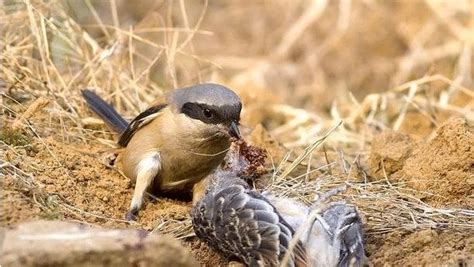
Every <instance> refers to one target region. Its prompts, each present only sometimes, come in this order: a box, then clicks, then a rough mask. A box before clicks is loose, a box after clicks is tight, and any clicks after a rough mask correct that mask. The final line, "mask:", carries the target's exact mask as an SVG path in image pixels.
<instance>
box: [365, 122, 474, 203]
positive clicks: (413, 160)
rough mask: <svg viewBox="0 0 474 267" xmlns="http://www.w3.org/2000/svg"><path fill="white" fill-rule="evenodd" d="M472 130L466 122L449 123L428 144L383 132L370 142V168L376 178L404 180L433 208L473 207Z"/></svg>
mask: <svg viewBox="0 0 474 267" xmlns="http://www.w3.org/2000/svg"><path fill="white" fill-rule="evenodd" d="M473 159H474V127H473V125H472V124H470V123H469V122H468V121H466V120H465V119H461V118H457V119H451V120H448V121H447V122H446V123H444V124H443V125H441V126H440V127H439V129H438V130H437V131H436V132H435V133H434V135H433V137H432V138H430V139H429V140H428V141H420V142H418V143H416V142H414V141H413V139H412V138H411V137H410V136H408V135H405V134H401V133H397V132H384V133H382V134H380V135H378V136H376V137H375V138H374V140H373V142H372V148H371V154H370V158H369V166H370V169H371V174H372V175H373V176H374V177H375V178H384V177H385V176H386V177H387V178H388V179H389V180H391V181H406V182H407V185H408V186H410V187H411V188H413V189H416V190H417V191H419V194H420V198H422V199H423V200H424V201H426V202H428V203H430V204H432V205H434V206H445V205H446V204H450V205H461V206H468V207H472V205H473V203H470V202H469V201H471V202H472V200H470V199H469V196H471V195H472V194H473V184H474V171H473V170H474V160H473Z"/></svg>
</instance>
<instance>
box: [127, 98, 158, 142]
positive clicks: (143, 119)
mask: <svg viewBox="0 0 474 267" xmlns="http://www.w3.org/2000/svg"><path fill="white" fill-rule="evenodd" d="M166 106H167V105H166V104H156V105H153V106H151V107H150V108H148V109H146V110H145V111H143V112H142V113H140V114H139V115H138V116H137V117H135V119H133V120H132V121H131V122H130V124H128V126H127V128H126V129H125V131H123V133H122V134H121V135H120V138H119V141H118V144H119V145H120V146H122V147H126V146H127V144H128V142H130V139H132V137H133V135H134V134H135V133H136V132H137V131H138V130H139V129H140V128H141V127H143V126H145V125H147V124H148V123H150V122H151V121H152V120H153V119H155V118H156V117H158V115H160V111H161V110H162V109H163V108H164V107H166Z"/></svg>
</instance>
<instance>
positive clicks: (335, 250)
mask: <svg viewBox="0 0 474 267" xmlns="http://www.w3.org/2000/svg"><path fill="white" fill-rule="evenodd" d="M209 179H210V180H209V184H208V187H207V190H206V193H205V195H204V197H203V198H202V199H201V200H200V201H198V202H197V203H196V205H194V207H193V209H192V210H191V218H192V222H193V227H194V231H195V233H196V235H197V236H198V237H199V238H200V239H201V240H203V241H205V242H207V243H208V244H209V245H210V246H211V247H213V248H214V249H216V250H217V251H219V252H220V253H222V254H224V255H225V256H227V257H231V258H232V257H234V258H238V259H239V260H241V261H242V262H244V263H245V264H246V265H248V266H280V265H282V264H284V263H286V265H287V266H362V264H363V263H364V261H365V253H364V245H363V233H362V223H361V219H360V217H359V214H358V213H357V210H356V209H355V207H352V206H350V205H347V204H346V203H345V202H334V203H329V204H328V205H324V202H325V201H326V200H327V199H328V198H329V197H330V194H329V195H328V196H324V197H322V198H320V200H319V201H318V202H316V203H315V204H314V205H313V206H311V207H308V206H306V205H304V204H302V203H300V202H297V201H295V200H292V199H287V198H280V197H275V196H272V195H270V194H265V195H263V194H260V193H259V192H257V191H256V190H253V189H251V188H250V187H249V185H248V184H247V183H246V182H245V181H244V180H242V179H241V178H239V177H237V176H236V175H235V174H233V172H232V171H228V170H217V171H216V172H215V173H213V174H212V175H211V176H210V177H209ZM332 194H333V193H332ZM315 209H320V210H319V212H318V213H316V215H317V216H316V218H315V219H316V220H315V221H312V222H309V224H307V225H306V226H305V221H306V219H307V218H308V216H309V215H310V214H311V211H313V210H315ZM300 227H303V228H301V229H302V233H301V234H300V236H297V232H295V231H297V230H298V229H300ZM294 238H298V239H296V243H295V245H294V246H293V247H292V246H291V245H290V242H291V240H292V239H294ZM288 252H292V254H290V255H291V256H290V257H288V259H285V253H288Z"/></svg>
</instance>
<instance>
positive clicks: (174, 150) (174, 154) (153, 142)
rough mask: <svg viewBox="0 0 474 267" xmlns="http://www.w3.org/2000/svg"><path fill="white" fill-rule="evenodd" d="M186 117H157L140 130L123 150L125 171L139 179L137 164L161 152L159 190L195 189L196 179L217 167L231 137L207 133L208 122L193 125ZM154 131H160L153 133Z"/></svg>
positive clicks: (157, 186) (128, 175)
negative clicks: (205, 128) (148, 153)
mask: <svg viewBox="0 0 474 267" xmlns="http://www.w3.org/2000/svg"><path fill="white" fill-rule="evenodd" d="M163 115H164V116H167V115H168V114H166V113H165V114H163ZM184 120H187V119H186V118H179V119H176V118H175V119H174V120H167V125H162V123H160V122H161V121H165V120H156V119H155V120H154V121H152V122H151V123H150V124H148V125H146V126H144V127H143V129H141V130H140V131H138V132H137V133H136V134H135V136H133V137H132V139H131V140H130V143H129V144H128V146H127V147H126V148H125V151H124V153H123V157H122V160H121V161H122V168H123V172H124V174H125V175H126V176H127V177H129V178H130V179H131V180H132V181H135V180H136V176H137V172H138V170H137V166H139V163H140V161H141V160H143V158H144V155H146V154H147V152H158V153H159V154H160V159H161V169H160V171H159V174H158V175H157V177H155V179H154V182H153V185H154V187H155V188H156V189H158V190H163V191H174V190H191V189H192V186H193V185H194V184H195V183H197V182H199V181H200V180H201V179H203V178H204V177H206V176H207V175H208V174H209V173H210V172H211V171H212V170H214V169H215V168H216V167H217V166H218V165H219V164H220V163H221V162H222V160H223V159H224V157H225V155H226V152H227V150H228V149H229V147H230V141H229V138H228V137H226V136H223V135H209V134H203V133H205V131H203V128H202V127H207V126H205V125H197V126H196V125H195V126H194V127H189V123H186V121H184ZM199 126H201V128H199ZM157 129H159V130H157ZM152 132H155V133H156V134H154V135H150V133H152Z"/></svg>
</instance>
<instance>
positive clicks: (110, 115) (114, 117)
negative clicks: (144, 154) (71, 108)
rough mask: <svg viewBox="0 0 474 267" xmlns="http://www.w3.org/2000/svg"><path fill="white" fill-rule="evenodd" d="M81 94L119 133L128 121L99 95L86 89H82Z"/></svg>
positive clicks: (93, 109)
mask: <svg viewBox="0 0 474 267" xmlns="http://www.w3.org/2000/svg"><path fill="white" fill-rule="evenodd" d="M82 96H83V97H84V99H85V100H86V102H87V105H89V108H90V109H91V110H92V111H94V113H95V114H97V115H98V116H99V117H100V118H101V119H102V120H103V121H104V122H105V123H106V124H107V126H109V127H110V128H112V130H114V131H116V132H117V133H119V134H121V133H123V131H125V129H126V128H127V126H128V122H127V121H126V120H125V119H124V118H123V117H122V116H120V114H118V113H117V111H116V110H115V109H114V108H113V107H112V106H111V105H109V104H108V103H107V102H105V101H104V100H103V99H102V98H100V96H98V95H96V94H95V93H94V92H92V91H91V90H88V89H84V90H82Z"/></svg>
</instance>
